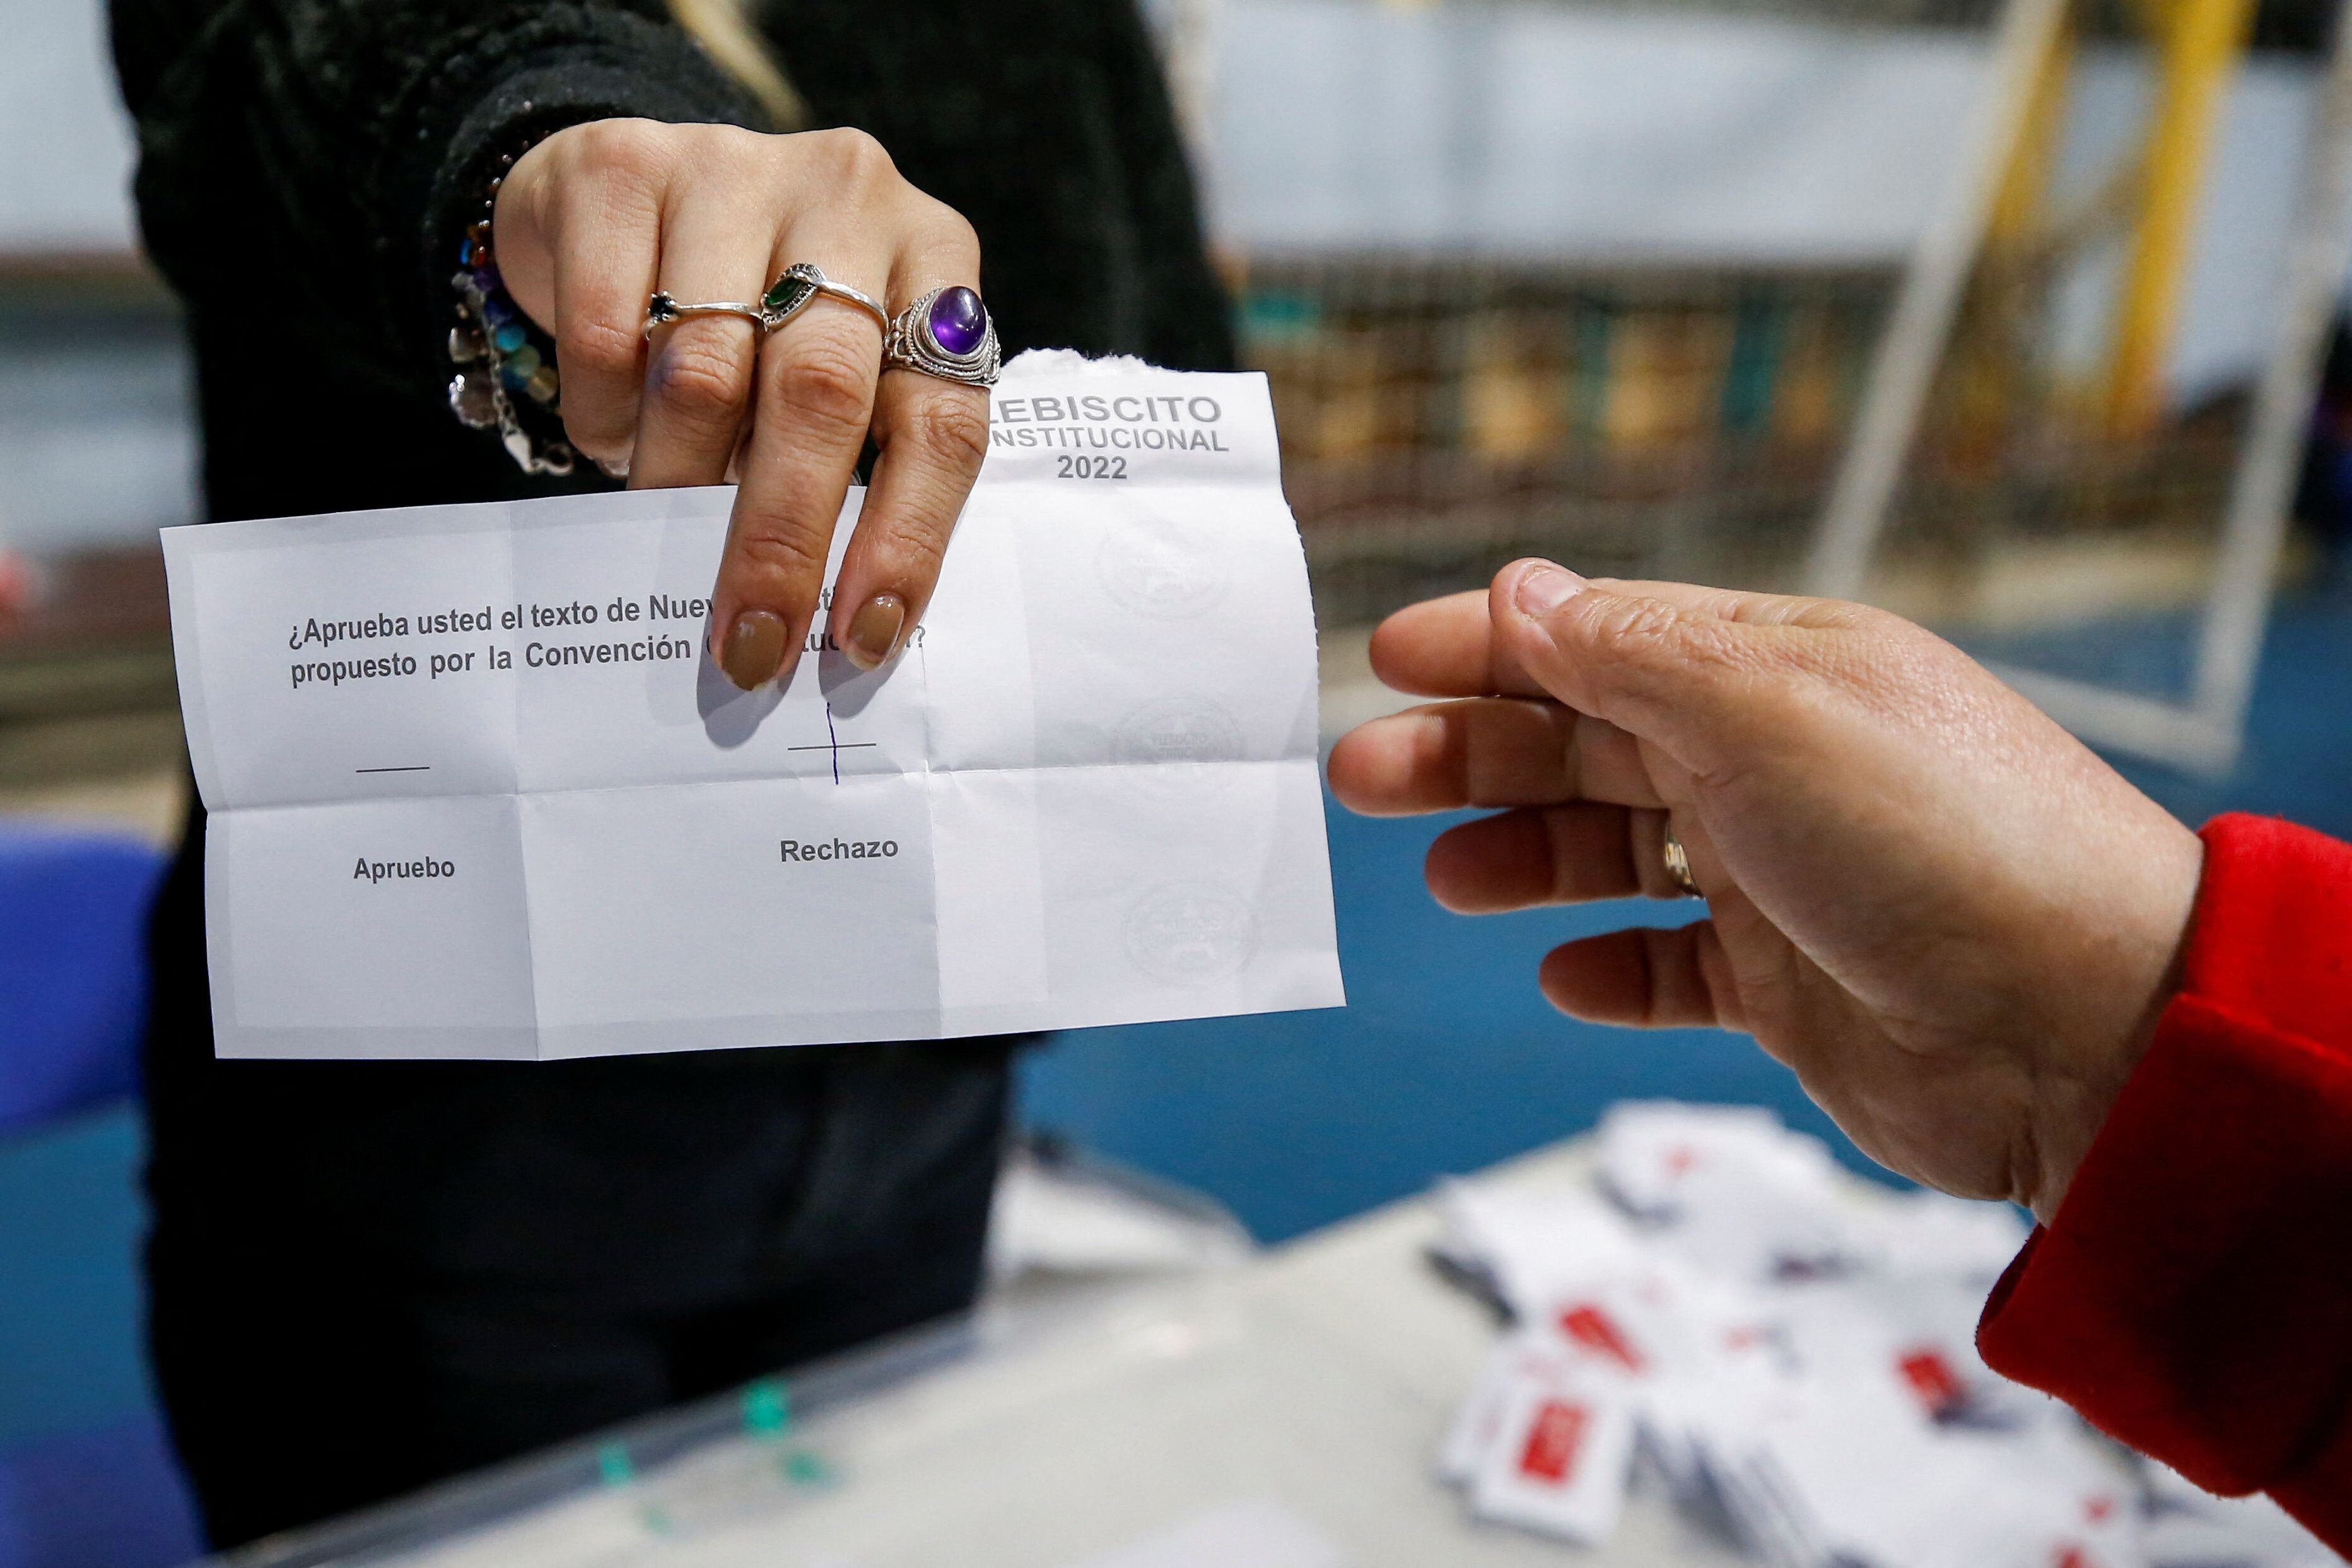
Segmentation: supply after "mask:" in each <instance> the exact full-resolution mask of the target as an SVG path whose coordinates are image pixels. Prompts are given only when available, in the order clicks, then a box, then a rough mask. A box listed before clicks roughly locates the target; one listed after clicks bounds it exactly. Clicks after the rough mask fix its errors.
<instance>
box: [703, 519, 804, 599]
mask: <svg viewBox="0 0 2352 1568" xmlns="http://www.w3.org/2000/svg"><path fill="white" fill-rule="evenodd" d="M727 555H728V563H729V564H730V566H731V567H733V568H735V569H736V570H737V571H739V572H743V573H748V574H751V575H752V576H755V577H759V578H762V579H765V580H767V581H770V582H777V583H783V584H790V585H792V587H793V592H794V593H798V592H799V591H800V589H801V588H802V587H803V586H804V585H808V584H814V583H815V582H816V580H817V579H818V578H819V577H820V576H822V575H823V574H824V556H825V542H824V539H823V538H822V537H821V536H819V535H816V534H814V533H812V532H810V531H808V530H806V529H803V528H798V527H795V526H793V523H792V522H791V521H789V520H787V519H784V518H781V517H763V518H759V519H755V520H747V521H746V522H745V524H744V526H743V528H742V529H741V531H739V532H738V533H737V534H736V535H735V537H734V538H733V539H732V540H730V541H729V542H728V545H727ZM809 591H810V593H811V595H812V596H813V595H814V588H813V587H811V588H810V590H809Z"/></svg>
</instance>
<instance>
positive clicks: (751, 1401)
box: [743, 1377, 793, 1443]
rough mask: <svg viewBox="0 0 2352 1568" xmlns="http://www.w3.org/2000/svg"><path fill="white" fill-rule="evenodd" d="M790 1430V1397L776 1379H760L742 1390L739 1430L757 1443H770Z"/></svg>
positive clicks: (791, 1421) (791, 1426)
mask: <svg viewBox="0 0 2352 1568" xmlns="http://www.w3.org/2000/svg"><path fill="white" fill-rule="evenodd" d="M792 1429H793V1401H792V1395H791V1394H789V1393H788V1392H786V1390H785V1388H784V1385H783V1384H782V1382H781V1381H779V1380H778V1379H776V1378H772V1377H763V1378H761V1380H760V1381H759V1382H757V1383H755V1384H751V1387H749V1388H747V1389H745V1390H744V1391H743V1430H744V1431H745V1432H746V1433H748V1434H749V1435H750V1436H751V1437H752V1438H753V1439H754V1440H756V1441H759V1442H763V1443H766V1442H773V1441H774V1440H775V1439H776V1438H778V1437H781V1436H783V1435H784V1434H785V1433H787V1432H789V1431H791V1430H792Z"/></svg>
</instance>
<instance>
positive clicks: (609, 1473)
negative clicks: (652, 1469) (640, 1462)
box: [596, 1443, 637, 1487]
mask: <svg viewBox="0 0 2352 1568" xmlns="http://www.w3.org/2000/svg"><path fill="white" fill-rule="evenodd" d="M596 1479H598V1480H600V1481H602V1482H604V1484H605V1485H606V1486H608V1487H625V1486H627V1485H628V1484H629V1483H630V1482H632V1481H634V1480H635V1479H637V1467H636V1466H635V1465H633V1464H631V1463H630V1462H629V1450H628V1447H627V1446H626V1445H625V1444H621V1443H607V1444H605V1445H604V1447H601V1448H599V1449H597V1450H596Z"/></svg>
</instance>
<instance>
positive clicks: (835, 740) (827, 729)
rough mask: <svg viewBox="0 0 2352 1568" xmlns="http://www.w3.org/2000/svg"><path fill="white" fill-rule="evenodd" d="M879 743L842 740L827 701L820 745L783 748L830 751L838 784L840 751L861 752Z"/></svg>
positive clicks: (790, 750) (798, 750)
mask: <svg viewBox="0 0 2352 1568" xmlns="http://www.w3.org/2000/svg"><path fill="white" fill-rule="evenodd" d="M879 744H881V742H878V741H845V740H843V739H842V738H841V733H840V731H837V730H835V728H834V727H833V704H832V703H830V702H828V703H826V704H825V705H824V745H822V746H786V747H785V748H784V750H786V751H788V752H832V753H833V782H834V783H835V784H839V783H840V782H841V753H842V752H862V751H866V750H867V749H869V748H871V747H874V746H877V745H879Z"/></svg>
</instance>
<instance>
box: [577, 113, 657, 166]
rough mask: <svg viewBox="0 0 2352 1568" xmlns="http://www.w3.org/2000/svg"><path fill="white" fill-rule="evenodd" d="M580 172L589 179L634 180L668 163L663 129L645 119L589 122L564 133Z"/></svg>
mask: <svg viewBox="0 0 2352 1568" xmlns="http://www.w3.org/2000/svg"><path fill="white" fill-rule="evenodd" d="M567 134H569V135H570V136H571V137H572V142H571V152H572V159H573V161H574V163H575V165H576V166H577V167H578V169H579V171H580V172H581V173H582V174H586V175H589V176H591V177H603V178H605V179H616V180H635V179H639V178H642V177H643V176H645V175H646V174H651V173H653V172H654V171H655V170H656V169H658V168H660V167H661V166H662V165H663V163H665V162H666V161H667V146H666V144H665V142H666V138H665V135H664V129H663V128H662V127H660V126H657V125H656V124H654V123H653V122H652V121H646V120H592V121H588V122H587V123H586V124H584V125H577V126H574V127H572V130H571V131H570V132H568V133H567Z"/></svg>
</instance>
